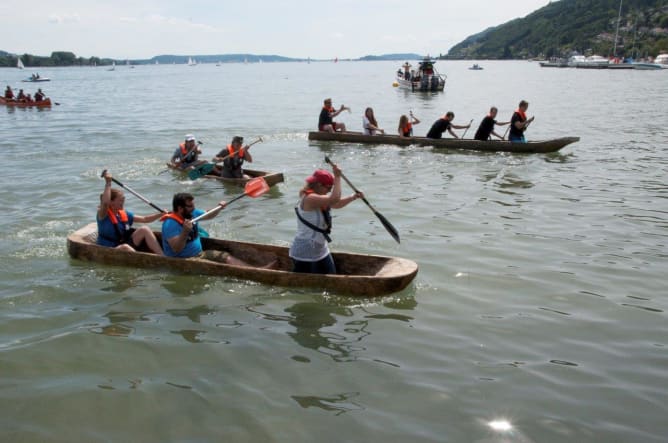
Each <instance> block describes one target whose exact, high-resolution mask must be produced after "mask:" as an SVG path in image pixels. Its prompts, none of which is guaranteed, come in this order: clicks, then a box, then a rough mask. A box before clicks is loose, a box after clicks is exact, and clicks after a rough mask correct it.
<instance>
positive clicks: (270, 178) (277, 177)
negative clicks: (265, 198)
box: [202, 169, 284, 186]
mask: <svg viewBox="0 0 668 443" xmlns="http://www.w3.org/2000/svg"><path fill="white" fill-rule="evenodd" d="M244 174H246V175H248V176H249V177H250V178H225V177H220V176H218V175H210V174H207V175H204V176H202V178H208V179H211V180H218V181H220V182H223V183H230V184H233V185H239V186H243V185H245V184H246V183H248V181H249V180H252V179H254V178H255V177H264V180H265V181H266V182H267V184H268V185H269V186H274V185H276V184H278V183H283V180H284V178H283V173H282V172H266V171H257V170H254V169H244Z"/></svg>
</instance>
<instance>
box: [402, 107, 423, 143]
mask: <svg viewBox="0 0 668 443" xmlns="http://www.w3.org/2000/svg"><path fill="white" fill-rule="evenodd" d="M408 115H410V117H411V118H410V120H409V119H408V117H406V114H404V115H402V116H401V117H399V127H398V128H397V131H399V137H412V136H413V125H417V124H419V123H420V120H418V119H417V118H416V117H415V116H414V115H413V111H410V112H409V113H408Z"/></svg>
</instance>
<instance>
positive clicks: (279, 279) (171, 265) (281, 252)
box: [67, 223, 418, 297]
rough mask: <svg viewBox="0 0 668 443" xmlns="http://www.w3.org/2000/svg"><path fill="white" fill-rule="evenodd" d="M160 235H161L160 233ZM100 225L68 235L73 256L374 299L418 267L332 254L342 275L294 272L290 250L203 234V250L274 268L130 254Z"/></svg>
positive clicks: (401, 282)
mask: <svg viewBox="0 0 668 443" xmlns="http://www.w3.org/2000/svg"><path fill="white" fill-rule="evenodd" d="M156 235H157V236H158V238H160V233H159V232H156ZM96 236H97V225H96V224H95V223H91V224H89V225H87V226H84V227H83V228H81V229H79V230H78V231H76V232H74V233H72V234H70V235H69V236H68V237H67V250H68V252H69V254H70V256H71V257H73V258H76V259H81V260H89V261H94V262H98V263H103V264H107V265H121V266H131V267H142V268H160V269H170V270H174V271H178V272H183V273H187V274H197V275H213V276H221V277H233V278H238V279H243V280H252V281H257V282H260V283H264V284H267V285H272V286H285V287H303V288H317V289H319V290H323V291H328V292H331V293H335V294H341V295H352V296H358V297H374V296H380V295H386V294H391V293H393V292H397V291H400V290H402V289H404V288H405V287H406V286H408V284H409V283H410V282H411V281H412V280H413V279H414V278H415V276H416V275H417V271H418V265H417V263H415V262H414V261H411V260H407V259H404V258H398V257H383V256H377V255H364V254H352V253H344V252H334V253H332V256H333V257H334V262H335V263H336V267H337V270H338V272H339V274H337V275H329V274H328V275H321V274H302V273H296V272H291V271H290V269H291V267H292V261H291V259H290V257H289V256H288V248H286V247H283V246H273V245H265V244H259V243H246V242H237V241H232V240H220V239H214V238H203V239H202V246H203V248H204V249H205V250H223V251H226V252H229V253H230V254H232V255H233V256H235V257H237V258H239V259H241V260H244V261H245V262H247V263H249V264H251V265H254V266H263V265H266V264H267V263H270V262H272V261H276V266H275V269H264V268H258V267H253V266H232V265H227V264H223V263H218V262H215V261H210V260H205V259H202V258H187V259H183V258H173V257H164V256H158V255H155V254H149V253H145V252H127V251H121V250H118V249H115V248H108V247H104V246H99V245H97V244H96V243H95V238H96Z"/></svg>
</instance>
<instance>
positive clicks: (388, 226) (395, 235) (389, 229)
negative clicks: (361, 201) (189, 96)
mask: <svg viewBox="0 0 668 443" xmlns="http://www.w3.org/2000/svg"><path fill="white" fill-rule="evenodd" d="M373 213H374V214H376V217H378V220H380V222H381V223H382V224H383V226H385V229H386V230H387V232H389V233H390V235H391V236H392V238H393V239H395V240H396V241H397V243H401V241H400V240H399V231H397V228H395V227H394V226H392V223H390V222H389V221H388V220H387V219H386V218H385V217H384V216H383V214H381V213H380V212H378V211H373Z"/></svg>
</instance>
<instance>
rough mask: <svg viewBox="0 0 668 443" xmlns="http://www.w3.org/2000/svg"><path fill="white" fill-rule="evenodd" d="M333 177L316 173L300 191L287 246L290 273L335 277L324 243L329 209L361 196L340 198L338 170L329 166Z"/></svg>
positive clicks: (326, 173) (330, 219)
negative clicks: (294, 229)
mask: <svg viewBox="0 0 668 443" xmlns="http://www.w3.org/2000/svg"><path fill="white" fill-rule="evenodd" d="M332 170H333V171H334V174H332V173H330V172H329V171H326V170H324V169H318V170H316V171H315V172H314V173H313V174H311V175H310V176H309V177H307V178H306V184H305V185H304V187H303V188H302V189H301V190H300V191H299V203H298V204H297V206H295V213H296V214H297V235H296V236H295V239H294V241H293V242H292V245H291V246H290V254H289V255H290V258H292V263H293V269H292V270H293V271H294V272H305V273H312V274H336V266H335V265H334V260H333V259H332V255H331V253H330V252H329V247H328V246H327V243H328V242H330V241H331V238H330V237H329V234H330V233H331V230H332V217H331V214H330V213H331V209H332V208H334V209H340V208H343V207H344V206H346V205H348V204H349V203H350V202H352V201H355V200H357V199H358V198H362V197H363V196H364V195H363V194H362V193H361V192H360V193H356V194H353V195H350V196H348V197H341V169H340V168H339V167H338V166H337V165H332Z"/></svg>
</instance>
